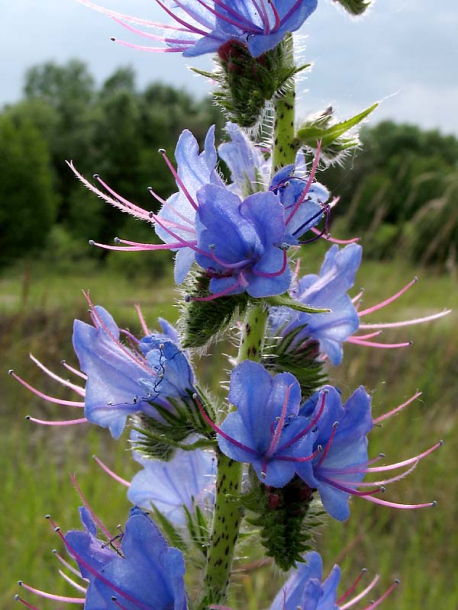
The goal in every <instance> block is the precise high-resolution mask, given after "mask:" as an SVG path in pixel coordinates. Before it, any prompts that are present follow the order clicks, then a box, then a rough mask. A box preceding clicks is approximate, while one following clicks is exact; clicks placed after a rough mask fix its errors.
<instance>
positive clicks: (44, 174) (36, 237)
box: [0, 115, 56, 265]
mask: <svg viewBox="0 0 458 610" xmlns="http://www.w3.org/2000/svg"><path fill="white" fill-rule="evenodd" d="M55 212H56V198H55V196H54V192H53V178H52V170H51V167H50V158H49V149H48V146H47V144H46V141H45V140H44V138H43V137H42V136H41V135H40V133H39V131H38V130H37V129H36V127H34V125H33V123H32V122H31V121H27V120H21V121H17V122H14V121H13V120H12V119H11V118H10V117H8V116H5V115H2V116H0V265H5V264H7V263H10V262H11V261H12V260H13V259H15V258H17V257H21V256H28V255H30V254H31V253H33V252H34V251H35V250H36V249H38V248H40V247H42V246H43V245H44V243H45V241H46V237H47V235H48V232H49V230H50V229H51V226H52V224H53V222H54V220H55Z"/></svg>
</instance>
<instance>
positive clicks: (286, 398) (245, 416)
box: [218, 360, 313, 487]
mask: <svg viewBox="0 0 458 610" xmlns="http://www.w3.org/2000/svg"><path fill="white" fill-rule="evenodd" d="M229 401H230V402H231V404H233V405H235V406H236V407H237V411H233V412H231V413H229V415H228V416H227V417H226V419H225V420H224V422H223V423H222V425H221V428H220V429H219V434H218V444H219V448H220V449H221V451H222V452H223V453H225V454H226V455H227V456H228V457H230V458H232V459H233V460H236V461H239V462H247V463H249V464H252V466H253V468H254V470H255V471H256V474H257V475H258V477H259V478H260V479H261V480H262V481H263V482H264V483H265V484H266V485H269V486H272V487H283V486H284V485H286V484H287V483H288V482H289V481H290V480H291V479H292V478H293V476H294V473H295V462H296V459H297V458H296V457H293V455H294V454H295V453H296V454H297V449H296V446H297V444H298V443H299V442H300V445H301V453H302V456H303V457H305V458H306V459H308V456H309V455H310V453H311V444H312V442H313V439H312V435H311V434H307V433H308V432H309V426H308V420H307V418H305V417H299V416H298V414H299V405H300V401H301V395H300V388H299V384H298V382H297V380H296V378H295V377H294V376H293V375H291V374H290V373H281V374H279V375H276V376H275V377H271V376H270V375H269V373H268V372H267V371H266V369H265V368H264V367H263V366H262V365H260V364H258V363H256V362H252V361H250V360H245V361H244V362H242V363H241V364H239V365H238V366H237V367H236V368H235V369H234V370H233V371H232V375H231V383H230V391H229Z"/></svg>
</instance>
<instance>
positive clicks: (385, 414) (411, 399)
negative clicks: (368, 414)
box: [373, 392, 422, 425]
mask: <svg viewBox="0 0 458 610" xmlns="http://www.w3.org/2000/svg"><path fill="white" fill-rule="evenodd" d="M421 395H422V392H416V393H415V394H414V395H413V396H411V397H410V398H409V399H408V400H406V401H405V402H403V403H402V405H399V406H398V407H396V408H395V409H393V410H392V411H388V413H384V414H383V415H380V417H377V418H376V419H374V420H373V422H374V424H375V425H377V424H380V423H381V422H382V421H385V419H388V418H389V417H392V416H393V415H396V413H399V412H400V411H402V410H403V409H405V407H407V406H408V405H410V404H411V403H412V402H413V401H414V400H416V399H417V398H419V397H420V396H421Z"/></svg>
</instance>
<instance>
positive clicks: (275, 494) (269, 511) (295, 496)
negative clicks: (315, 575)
mask: <svg viewBox="0 0 458 610" xmlns="http://www.w3.org/2000/svg"><path fill="white" fill-rule="evenodd" d="M251 480H252V484H253V488H252V490H251V491H250V492H249V493H248V494H246V495H245V496H244V497H243V504H244V506H245V507H246V508H247V509H248V511H250V513H251V514H250V515H248V517H247V521H248V523H250V524H251V525H254V526H255V527H257V528H259V534H260V536H261V542H262V544H263V546H264V547H265V549H266V555H267V556H268V557H272V558H273V559H274V561H275V563H276V565H277V566H278V567H279V568H280V569H282V570H285V571H286V570H289V569H290V568H292V567H295V565H296V563H301V562H303V561H304V558H303V554H304V552H306V551H308V550H310V549H311V548H312V546H311V542H312V538H313V530H314V528H315V527H317V526H318V525H321V521H320V519H319V515H320V514H322V511H321V510H317V509H316V507H315V506H313V504H312V499H313V498H312V497H313V491H314V490H313V489H310V487H308V486H307V485H306V484H305V483H304V482H303V481H302V480H301V479H299V477H297V476H295V477H294V479H292V481H290V482H289V483H288V484H287V485H285V486H284V487H281V488H276V487H267V486H266V485H264V484H263V483H260V482H259V480H258V478H257V477H256V475H254V476H253V475H252V476H251Z"/></svg>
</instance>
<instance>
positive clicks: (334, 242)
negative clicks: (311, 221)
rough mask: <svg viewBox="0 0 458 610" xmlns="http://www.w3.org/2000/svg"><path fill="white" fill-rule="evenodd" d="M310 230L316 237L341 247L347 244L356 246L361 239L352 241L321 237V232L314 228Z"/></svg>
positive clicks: (329, 236)
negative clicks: (318, 236)
mask: <svg viewBox="0 0 458 610" xmlns="http://www.w3.org/2000/svg"><path fill="white" fill-rule="evenodd" d="M310 230H311V231H313V233H315V234H316V235H320V236H321V237H323V239H325V240H326V241H328V242H329V243H331V244H339V245H341V246H346V245H347V244H356V243H358V242H359V240H360V239H361V238H360V237H353V238H352V239H337V238H336V237H331V235H322V232H321V231H319V230H318V229H316V228H315V227H312V228H311V229H310Z"/></svg>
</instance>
